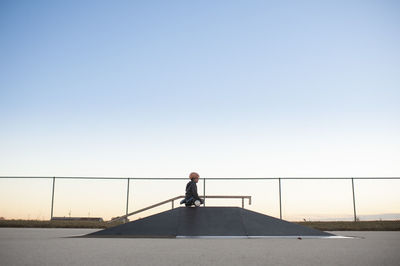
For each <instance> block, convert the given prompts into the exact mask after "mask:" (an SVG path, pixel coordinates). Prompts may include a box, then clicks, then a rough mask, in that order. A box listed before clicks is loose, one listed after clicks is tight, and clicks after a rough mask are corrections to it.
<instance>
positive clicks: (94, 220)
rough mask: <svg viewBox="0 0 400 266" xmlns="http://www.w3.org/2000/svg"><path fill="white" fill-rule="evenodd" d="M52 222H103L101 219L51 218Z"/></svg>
mask: <svg viewBox="0 0 400 266" xmlns="http://www.w3.org/2000/svg"><path fill="white" fill-rule="evenodd" d="M51 220H52V221H92V222H104V220H103V218H101V217H53V218H51Z"/></svg>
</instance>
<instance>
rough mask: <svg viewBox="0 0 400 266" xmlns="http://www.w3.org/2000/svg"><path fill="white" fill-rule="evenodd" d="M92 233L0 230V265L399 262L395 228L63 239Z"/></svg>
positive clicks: (398, 234) (399, 238) (399, 240)
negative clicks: (273, 235)
mask: <svg viewBox="0 0 400 266" xmlns="http://www.w3.org/2000/svg"><path fill="white" fill-rule="evenodd" d="M94 231H96V230H92V229H33V228H32V229H30V228H0V265H174V266H175V265H185V266H186V265H247V266H249V265H307V266H309V265H318V266H320V265H363V266H365V265H400V248H399V247H400V232H334V233H335V234H341V235H347V236H358V237H362V238H357V239H303V240H297V239H116V238H111V239H107V238H101V239H98V238H63V237H64V236H71V235H82V234H87V233H89V232H94Z"/></svg>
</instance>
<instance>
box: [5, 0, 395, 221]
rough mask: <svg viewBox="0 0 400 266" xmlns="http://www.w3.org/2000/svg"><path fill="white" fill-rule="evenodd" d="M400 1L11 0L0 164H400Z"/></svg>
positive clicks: (12, 171) (18, 168) (65, 168)
mask: <svg viewBox="0 0 400 266" xmlns="http://www.w3.org/2000/svg"><path fill="white" fill-rule="evenodd" d="M399 13H400V4H399V2H398V1H6V0H4V1H1V2H0V128H1V130H0V176H112V177H114V176H115V177H117V176H123V177H128V176H129V177H186V176H187V175H188V174H189V173H190V172H191V171H197V172H199V173H200V175H201V176H202V177H209V178H210V177H211V178H212V177H287V176H290V177H301V176H309V177H331V176H340V177H350V176H372V177H384V176H397V177H398V176H400V138H399V136H400V105H399V102H400V49H399V47H400V17H399V16H398V14H399ZM1 182H3V183H4V185H3V188H4V190H6V189H5V188H6V187H7V186H14V183H13V184H11V183H8V182H14V181H11V180H8V181H5V180H3V181H1ZM5 182H7V183H6V184H5ZM32 182H33V181H32ZM396 184H398V183H396ZM71 186H72V187H74V185H71ZM75 186H76V185H75ZM182 186H184V184H183V185H182ZM373 187H374V186H373V185H371V186H370V188H371V189H372V188H373ZM169 188H170V187H169ZM397 188H398V187H397ZM0 190H1V188H0ZM239 190H240V189H239ZM10 191H13V190H10ZM46 191H47V190H46ZM61 191H64V192H65V191H66V189H65V190H62V189H61ZM250 192H251V191H250ZM115 193H117V192H115ZM238 193H239V192H238ZM10 197H11V196H10ZM397 200H400V199H399V198H396V202H397ZM66 209H67V207H66ZM395 211H398V212H400V210H395ZM85 212H86V211H85ZM64 213H65V211H64ZM0 216H1V215H0Z"/></svg>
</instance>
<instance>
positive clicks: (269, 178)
mask: <svg viewBox="0 0 400 266" xmlns="http://www.w3.org/2000/svg"><path fill="white" fill-rule="evenodd" d="M0 178H1V179H23V178H25V179H53V178H56V179H87V180H90V179H93V180H127V179H129V180H167V181H169V180H188V178H186V177H100V176H0ZM200 179H204V180H279V179H281V180H351V179H372V180H379V179H400V177H394V176H382V177H356V176H355V177H205V178H200Z"/></svg>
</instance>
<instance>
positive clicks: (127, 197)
mask: <svg viewBox="0 0 400 266" xmlns="http://www.w3.org/2000/svg"><path fill="white" fill-rule="evenodd" d="M127 180H128V184H127V188H126V214H128V208H129V181H130V179H129V177H128V178H127Z"/></svg>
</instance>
